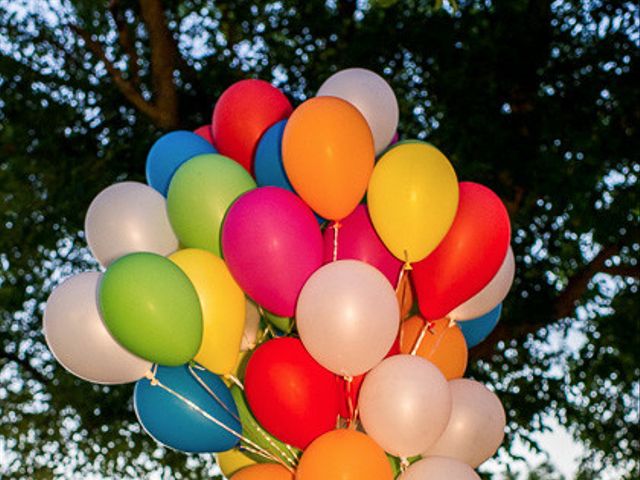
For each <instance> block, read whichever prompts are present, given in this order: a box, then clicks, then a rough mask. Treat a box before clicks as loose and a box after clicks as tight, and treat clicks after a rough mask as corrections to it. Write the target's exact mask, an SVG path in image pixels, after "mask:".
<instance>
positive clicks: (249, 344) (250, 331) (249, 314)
mask: <svg viewBox="0 0 640 480" xmlns="http://www.w3.org/2000/svg"><path fill="white" fill-rule="evenodd" d="M245 302H246V303H245V317H244V333H243V334H242V342H241V343H240V351H241V352H246V351H247V350H252V349H253V348H254V347H255V346H256V338H257V337H258V330H259V329H260V312H259V311H258V307H257V306H256V304H255V303H253V302H252V301H251V300H249V299H248V298H247V299H246V300H245Z"/></svg>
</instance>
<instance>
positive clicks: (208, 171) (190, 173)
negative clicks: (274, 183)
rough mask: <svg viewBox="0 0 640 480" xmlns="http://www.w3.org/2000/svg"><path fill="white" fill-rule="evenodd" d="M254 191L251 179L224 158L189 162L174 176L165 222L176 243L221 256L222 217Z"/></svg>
mask: <svg viewBox="0 0 640 480" xmlns="http://www.w3.org/2000/svg"><path fill="white" fill-rule="evenodd" d="M255 187H256V184H255V182H254V181H253V178H251V176H250V175H249V174H248V173H247V172H246V171H244V170H243V169H242V168H241V167H239V166H238V164H237V163H236V162H234V161H233V160H231V159H229V158H227V157H223V156H222V155H201V156H199V157H195V158H192V159H191V160H189V161H188V162H187V163H185V164H184V165H183V166H182V167H180V169H179V170H178V171H177V172H176V174H175V176H174V178H173V180H172V181H171V186H170V187H169V195H168V197H167V208H168V212H169V220H171V226H172V227H173V229H174V231H175V232H176V235H178V238H179V239H180V242H181V243H182V244H183V245H184V246H185V247H191V248H201V249H203V250H208V251H210V252H213V253H215V254H216V255H218V256H221V252H220V230H221V228H222V221H223V219H224V216H225V214H226V213H227V210H228V209H229V207H230V206H231V204H232V203H233V201H234V200H235V199H236V198H238V197H239V196H240V195H241V194H243V193H244V192H246V191H248V190H251V189H253V188H255Z"/></svg>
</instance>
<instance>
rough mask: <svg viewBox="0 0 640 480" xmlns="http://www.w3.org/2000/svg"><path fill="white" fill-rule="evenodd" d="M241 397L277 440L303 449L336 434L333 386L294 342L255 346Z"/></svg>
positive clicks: (328, 374)
mask: <svg viewBox="0 0 640 480" xmlns="http://www.w3.org/2000/svg"><path fill="white" fill-rule="evenodd" d="M244 385H245V394H246V396H247V402H248V403H249V407H251V411H252V412H253V414H254V415H255V417H256V419H257V420H258V422H260V424H261V425H262V426H263V427H264V428H265V429H266V430H267V431H268V432H270V433H271V434H272V435H274V436H275V437H276V438H278V439H280V440H282V441H283V442H286V443H288V444H290V445H293V446H295V447H298V448H301V449H304V448H306V447H307V445H309V443H311V442H312V441H313V440H314V439H315V438H317V437H319V436H320V435H322V434H323V433H326V432H328V431H330V430H333V429H334V428H335V424H336V417H337V415H338V384H337V382H336V379H335V375H334V374H333V373H331V372H330V371H329V370H327V369H325V368H324V367H322V366H321V365H320V364H319V363H318V362H316V361H315V360H314V359H313V358H312V357H311V355H309V353H308V352H307V350H306V349H305V348H304V346H303V345H302V342H301V341H300V340H298V339H296V338H288V337H286V338H277V339H275V340H269V341H268V342H266V343H263V344H262V345H260V346H259V347H258V348H257V349H256V351H255V353H254V354H253V355H252V356H251V359H250V360H249V363H248V364H247V370H246V375H245V382H244Z"/></svg>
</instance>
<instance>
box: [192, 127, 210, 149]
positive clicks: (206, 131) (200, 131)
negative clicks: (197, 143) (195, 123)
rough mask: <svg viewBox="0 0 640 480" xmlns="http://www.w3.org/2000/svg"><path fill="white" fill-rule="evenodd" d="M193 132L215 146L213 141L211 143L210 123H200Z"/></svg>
mask: <svg viewBox="0 0 640 480" xmlns="http://www.w3.org/2000/svg"><path fill="white" fill-rule="evenodd" d="M193 133H195V134H196V135H198V136H199V137H202V138H204V139H205V140H206V141H207V142H209V143H210V144H211V145H214V148H215V143H213V134H212V133H211V125H202V126H201V127H198V128H196V129H195V130H194V131H193Z"/></svg>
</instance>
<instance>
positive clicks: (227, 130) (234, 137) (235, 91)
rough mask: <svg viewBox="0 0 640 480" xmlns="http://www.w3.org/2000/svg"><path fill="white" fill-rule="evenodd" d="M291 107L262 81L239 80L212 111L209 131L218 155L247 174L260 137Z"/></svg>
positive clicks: (278, 92)
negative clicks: (240, 167)
mask: <svg viewBox="0 0 640 480" xmlns="http://www.w3.org/2000/svg"><path fill="white" fill-rule="evenodd" d="M291 110H292V107H291V103H289V100H288V99H287V97H286V96H285V95H284V93H282V92H281V91H280V90H278V89H277V88H276V87H274V86H273V85H271V84H270V83H268V82H265V81H263V80H241V81H239V82H236V83H234V84H233V85H231V86H230V87H229V88H227V89H226V90H225V91H224V92H223V93H222V95H221V96H220V98H219V99H218V102H217V103H216V106H215V108H214V109H213V117H212V120H211V130H212V133H213V138H215V139H216V146H217V147H218V149H219V150H220V153H222V154H223V155H226V156H228V157H230V158H233V159H234V160H235V161H236V162H238V163H239V164H240V165H242V166H243V167H244V168H245V169H246V170H247V171H248V172H252V171H253V155H254V153H255V150H256V146H257V145H258V141H259V140H260V137H262V135H263V134H264V132H265V131H266V130H267V129H268V128H269V127H271V126H272V125H273V124H274V123H277V122H279V121H280V120H284V119H285V118H287V117H288V116H289V115H290V114H291Z"/></svg>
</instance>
